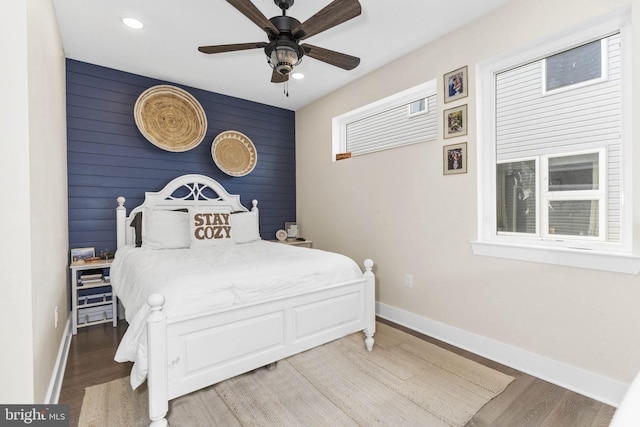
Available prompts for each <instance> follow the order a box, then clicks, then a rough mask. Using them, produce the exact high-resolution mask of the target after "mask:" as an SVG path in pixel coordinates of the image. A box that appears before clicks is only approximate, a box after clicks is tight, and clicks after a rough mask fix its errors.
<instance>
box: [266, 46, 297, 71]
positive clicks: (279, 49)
mask: <svg viewBox="0 0 640 427" xmlns="http://www.w3.org/2000/svg"><path fill="white" fill-rule="evenodd" d="M265 53H266V54H267V59H268V61H269V65H270V66H271V68H273V69H275V70H276V71H278V72H279V73H280V74H289V73H291V71H292V70H293V67H295V66H296V65H298V64H299V63H300V61H302V56H303V55H304V52H303V50H302V48H301V47H300V46H298V45H297V44H296V43H294V42H292V41H290V40H284V39H281V40H276V41H273V42H271V43H269V44H268V45H267V47H265Z"/></svg>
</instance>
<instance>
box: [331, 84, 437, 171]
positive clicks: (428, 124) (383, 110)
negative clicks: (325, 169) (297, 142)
mask: <svg viewBox="0 0 640 427" xmlns="http://www.w3.org/2000/svg"><path fill="white" fill-rule="evenodd" d="M437 109H438V106H437V96H436V84H435V81H430V82H427V83H424V84H422V85H419V86H416V87H413V88H411V89H408V90H406V91H403V92H400V93H398V94H395V95H392V96H390V97H388V98H384V99H381V100H379V101H377V102H374V103H372V104H368V105H365V106H364V107H361V108H358V109H356V110H354V111H350V112H348V113H346V114H343V115H341V116H339V117H335V118H334V119H333V150H332V156H333V159H334V160H335V155H336V154H338V153H346V152H349V153H351V155H352V156H358V155H362V154H367V153H372V152H376V151H381V150H386V149H389V148H395V147H401V146H404V145H410V144H417V143H419V142H424V141H429V140H435V139H436V138H437V130H438V123H437V117H436V113H437Z"/></svg>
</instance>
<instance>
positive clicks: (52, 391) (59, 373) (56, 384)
mask: <svg viewBox="0 0 640 427" xmlns="http://www.w3.org/2000/svg"><path fill="white" fill-rule="evenodd" d="M71 336H72V335H71V317H68V318H67V323H66V324H65V326H64V334H62V340H61V341H60V348H59V349H58V357H57V358H56V364H55V365H54V367H53V372H52V373H51V380H50V381H49V388H48V389H47V395H46V396H45V401H44V404H45V405H54V404H57V403H58V399H59V398H60V391H61V390H62V380H63V379H64V371H65V368H66V367H67V358H68V357H69V347H70V346H71Z"/></svg>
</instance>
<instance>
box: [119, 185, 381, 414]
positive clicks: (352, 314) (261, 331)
mask: <svg viewBox="0 0 640 427" xmlns="http://www.w3.org/2000/svg"><path fill="white" fill-rule="evenodd" d="M124 202H125V200H124V198H122V197H120V198H118V203H119V206H118V207H117V210H116V216H117V236H118V251H117V252H116V258H115V260H114V262H113V264H112V267H111V281H112V286H113V289H114V293H115V294H116V295H117V296H118V297H119V298H120V301H121V303H122V305H123V306H124V307H125V312H126V318H127V321H128V322H129V328H128V330H127V333H126V334H125V337H124V338H123V341H122V342H121V344H120V346H119V348H118V351H117V353H116V360H118V361H127V360H130V361H133V362H134V368H133V370H132V373H131V384H132V387H137V386H138V385H139V384H140V383H142V382H143V381H144V380H145V379H146V380H147V382H148V388H149V417H150V419H151V425H152V426H164V425H167V421H166V415H167V412H168V408H169V405H168V402H169V400H171V399H174V398H176V397H179V396H182V395H184V394H187V393H191V392H193V391H195V390H198V389H201V388H204V387H207V386H209V385H212V384H215V383H217V382H220V381H223V380H225V379H228V378H231V377H233V376H235V375H239V374H242V373H244V372H248V371H250V370H252V369H256V368H259V367H262V366H265V365H268V364H270V363H273V362H276V361H278V360H280V359H283V358H285V357H288V356H291V355H293V354H296V353H299V352H301V351H305V350H308V349H310V348H313V347H315V346H318V345H321V344H324V343H327V342H329V341H332V340H335V339H338V338H341V337H343V336H346V335H348V334H351V333H354V332H357V331H364V344H365V345H366V347H367V349H369V351H371V349H372V348H373V335H374V333H375V277H374V275H373V273H372V271H371V268H372V266H373V262H372V261H371V260H366V261H365V263H364V266H365V272H364V273H362V272H361V271H360V268H359V267H358V266H357V265H356V264H355V263H354V262H353V261H352V260H351V259H349V258H347V257H344V256H343V255H339V254H334V253H330V252H325V251H319V250H315V249H308V248H300V247H294V246H290V245H285V244H281V243H273V242H267V241H263V240H261V239H260V238H259V234H258V231H257V230H258V222H257V221H258V209H257V201H255V200H254V201H253V208H252V209H251V211H249V210H248V209H247V208H245V207H244V206H242V204H241V203H240V197H239V196H237V195H230V194H229V193H227V191H226V190H225V189H224V188H223V187H222V186H221V185H220V184H219V183H218V182H216V181H215V180H213V179H211V178H208V177H206V176H202V175H184V176H181V177H178V178H176V179H174V180H173V181H171V182H170V183H169V184H167V185H166V186H165V188H164V189H162V190H161V191H159V192H147V193H145V200H144V203H143V204H142V205H140V206H138V207H136V208H134V209H133V210H132V211H131V213H130V214H129V215H128V216H127V213H126V209H125V207H124ZM184 211H186V212H184ZM139 212H141V213H142V217H141V220H140V216H139V215H138V216H137V214H138V213H139ZM205 212H209V213H205ZM210 212H223V213H221V214H219V215H218V214H217V213H210ZM227 213H230V214H229V215H227ZM199 214H201V215H200V216H198V215H199ZM194 215H195V216H194ZM202 215H205V216H206V215H208V216H207V217H206V218H208V219H209V220H210V221H209V222H207V224H209V225H211V227H209V228H210V230H213V229H214V228H215V229H216V230H217V231H211V232H208V231H207V232H206V233H205V231H203V230H204V228H202V227H201V228H200V229H198V228H194V227H195V225H198V224H202V223H203V222H202V221H200V223H198V219H201V218H203V216H202ZM213 215H216V216H215V217H214V216H213ZM158 218H160V219H158ZM183 218H189V221H190V222H189V223H188V224H187V227H191V228H188V229H187V232H189V233H190V235H189V236H190V239H191V240H190V241H189V238H187V239H183V238H182V234H183V231H184V226H185V225H184V224H183V222H182V221H183ZM194 218H195V220H194ZM213 218H215V219H216V221H214V220H213ZM134 220H136V221H137V224H138V230H139V229H140V226H142V240H143V241H142V245H141V247H135V246H136V245H135V243H136V240H137V241H138V243H140V240H141V236H140V234H137V232H136V229H134V228H133V227H131V226H130V224H131V223H132V222H134ZM214 223H215V224H218V226H215V227H214V226H213V224H214ZM176 224H177V225H176ZM194 224H195V225H194ZM159 229H162V230H164V231H163V235H162V236H161V238H160V239H159V238H156V237H154V236H156V234H155V233H156V231H155V230H159ZM194 230H195V232H194ZM145 232H146V234H147V235H148V236H149V237H148V238H145ZM204 234H208V235H209V237H211V239H212V240H211V241H212V242H213V235H214V234H217V236H216V237H220V239H217V240H216V241H215V242H213V244H201V243H203V242H204V240H196V239H194V237H193V236H199V237H202V236H204ZM218 234H219V235H218ZM181 239H182V240H181ZM159 241H161V242H160V243H159ZM167 242H169V243H167ZM205 243H206V242H205ZM187 289H190V290H187Z"/></svg>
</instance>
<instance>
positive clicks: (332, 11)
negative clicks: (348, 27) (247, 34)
mask: <svg viewBox="0 0 640 427" xmlns="http://www.w3.org/2000/svg"><path fill="white" fill-rule="evenodd" d="M227 2H229V3H231V5H232V6H233V7H235V8H236V9H238V11H240V13H242V14H243V15H245V16H246V17H247V18H249V19H250V20H251V21H253V23H254V24H256V25H257V26H259V27H260V28H262V30H264V32H266V33H267V37H268V38H269V42H268V43H266V42H255V43H237V44H225V45H217V46H200V47H199V48H198V50H199V51H200V52H202V53H223V52H234V51H239V50H248V49H262V48H264V52H265V54H266V55H267V60H268V62H269V65H270V66H271V68H273V72H272V75H271V81H272V82H273V83H283V82H286V81H288V80H289V74H290V73H291V71H292V70H293V67H295V66H296V65H298V64H299V63H300V61H301V60H302V57H303V56H304V55H307V56H309V57H311V58H314V59H317V60H319V61H322V62H326V63H327V64H331V65H333V66H336V67H340V68H342V69H345V70H353V69H354V68H356V67H357V66H358V64H359V63H360V58H357V57H355V56H351V55H347V54H344V53H340V52H335V51H333V50H329V49H324V48H321V47H318V46H313V45H310V44H306V43H304V44H300V43H299V41H300V40H304V39H306V38H308V37H311V36H313V35H316V34H318V33H321V32H322V31H325V30H328V29H330V28H333V27H335V26H336V25H339V24H342V23H343V22H346V21H348V20H350V19H352V18H355V17H356V16H358V15H360V13H361V12H362V9H361V7H360V3H359V2H358V0H334V1H333V2H331V3H330V4H328V5H327V6H326V7H325V8H323V9H322V10H320V11H319V12H317V13H316V14H315V15H313V16H312V17H310V18H309V19H307V20H306V21H305V22H303V23H300V21H298V20H297V19H295V18H292V17H290V16H287V10H288V9H289V8H290V7H291V6H293V3H294V0H274V3H275V4H276V5H277V6H278V7H279V8H280V9H282V15H280V16H275V17H273V18H271V19H267V18H266V17H265V16H264V15H263V14H262V12H260V10H258V8H257V7H256V6H255V5H254V4H253V3H252V2H251V0H227Z"/></svg>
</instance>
